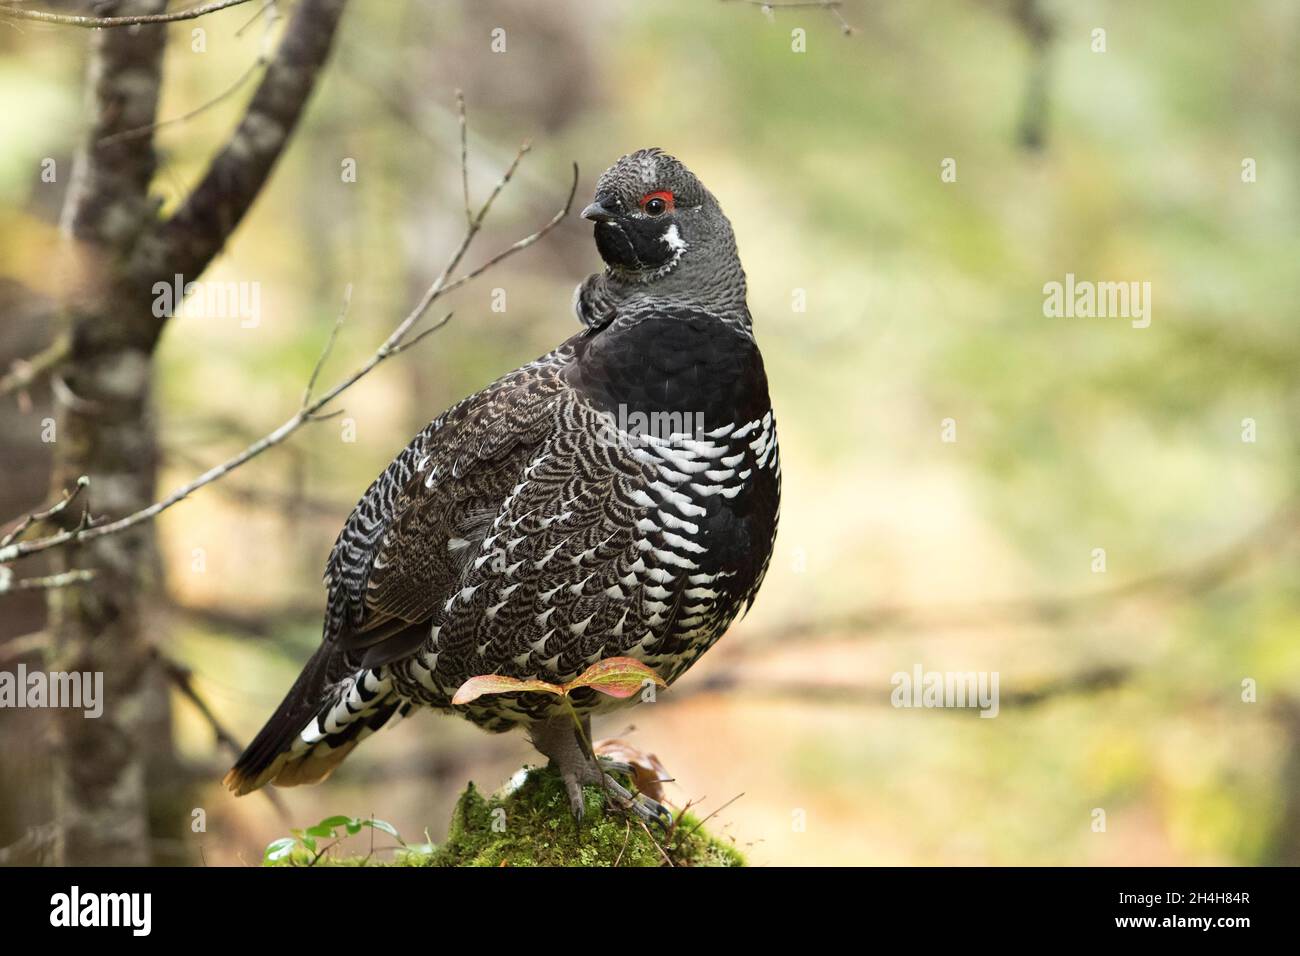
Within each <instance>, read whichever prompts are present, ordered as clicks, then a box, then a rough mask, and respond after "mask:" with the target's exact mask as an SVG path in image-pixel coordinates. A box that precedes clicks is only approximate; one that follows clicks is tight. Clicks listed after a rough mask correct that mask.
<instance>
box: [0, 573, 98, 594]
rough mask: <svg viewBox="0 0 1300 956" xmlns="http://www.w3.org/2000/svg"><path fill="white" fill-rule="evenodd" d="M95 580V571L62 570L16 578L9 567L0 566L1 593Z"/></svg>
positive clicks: (44, 588) (48, 588) (66, 585)
mask: <svg viewBox="0 0 1300 956" xmlns="http://www.w3.org/2000/svg"><path fill="white" fill-rule="evenodd" d="M93 580H95V572H94V571H81V570H76V571H62V572H60V573H59V574H47V575H44V576H43V577H39V578H14V576H13V573H12V572H11V571H10V570H9V569H8V568H0V594H9V593H12V592H14V591H53V590H55V589H56V588H67V587H71V586H72V585H74V584H85V583H86V582H87V581H93Z"/></svg>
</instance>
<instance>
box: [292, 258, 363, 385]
mask: <svg viewBox="0 0 1300 956" xmlns="http://www.w3.org/2000/svg"><path fill="white" fill-rule="evenodd" d="M351 307H352V283H351V282H349V283H348V284H347V287H346V288H345V289H344V290H343V305H342V306H340V307H339V315H338V318H337V319H335V320H334V328H332V329H330V337H329V338H328V339H327V340H326V341H325V347H324V348H323V349H321V353H320V355H319V356H318V357H317V359H316V366H315V367H314V368H313V369H312V370H311V378H309V379H307V387H306V388H304V389H303V391H302V404H301V405H300V406H299V408H306V407H307V406H308V405H310V404H311V393H312V391H313V390H315V388H316V379H318V378H320V372H321V369H322V368H324V366H325V363H326V362H327V361H328V360H329V357H330V353H331V352H333V351H334V343H335V342H336V341H338V337H339V329H341V328H343V320H344V319H346V318H347V317H348V309H349V308H351Z"/></svg>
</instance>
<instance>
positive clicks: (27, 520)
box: [0, 475, 90, 548]
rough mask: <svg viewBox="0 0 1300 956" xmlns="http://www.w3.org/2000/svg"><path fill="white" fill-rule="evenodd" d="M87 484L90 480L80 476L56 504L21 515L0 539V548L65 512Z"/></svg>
mask: <svg viewBox="0 0 1300 956" xmlns="http://www.w3.org/2000/svg"><path fill="white" fill-rule="evenodd" d="M89 484H90V479H89V478H87V477H86V476H85V475H82V476H81V477H80V478H78V479H77V483H76V484H75V485H74V486H73V488H72V490H71V491H65V492H63V497H62V498H61V499H60V500H59V501H58V502H56V503H55V504H53V505H51V506H50V507H49V508H47V509H46V510H45V511H31V512H28V513H27V514H25V515H23V516H22V517H21V518H20V519H18V523H17V524H16V525H14V527H13V530H12V531H10V532H9V533H8V534H6V535H5V536H4V537H3V538H0V548H4V547H5V546H7V545H10V544H13V542H15V541H17V540H18V539H19V538H21V537H22V536H23V534H24V533H25V532H26V531H27V529H28V528H30V527H31V526H32V525H33V524H39V523H40V522H42V521H48V520H50V519H51V518H53V517H54V516H55V515H57V514H59V513H60V512H62V511H64V510H66V509H67V507H68V505H70V504H72V502H73V501H75V500H76V498H77V496H78V495H79V494H81V492H82V491H83V490H84V489H85V487H86V486H87V485H89Z"/></svg>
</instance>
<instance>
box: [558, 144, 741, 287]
mask: <svg viewBox="0 0 1300 956" xmlns="http://www.w3.org/2000/svg"><path fill="white" fill-rule="evenodd" d="M582 216H583V218H584V219H590V220H591V221H592V222H594V223H595V224H596V227H595V234H596V248H597V250H599V252H600V257H601V258H602V259H604V260H605V264H606V265H607V266H609V272H610V274H611V277H613V278H615V279H618V280H621V281H623V282H628V283H635V284H643V283H665V284H677V283H678V282H681V281H683V280H686V281H690V280H691V279H700V278H706V277H708V276H709V275H710V274H711V273H716V272H717V271H718V270H720V269H722V270H724V271H725V270H726V268H727V266H729V265H731V264H732V263H734V265H735V268H736V269H737V270H738V269H739V261H738V259H737V257H736V243H735V238H734V237H733V235H732V231H731V223H729V222H728V221H727V217H726V216H725V215H723V212H722V209H721V208H720V207H719V206H718V202H717V200H716V199H714V198H713V194H712V193H710V192H709V191H708V190H707V189H705V188H704V186H703V185H702V184H701V183H700V181H699V180H698V179H697V178H696V177H695V174H694V173H692V172H691V171H690V170H689V169H687V168H686V167H685V166H684V165H682V163H681V162H679V161H678V160H676V159H674V158H673V157H672V156H669V155H668V154H667V153H665V152H663V150H660V149H640V150H637V151H636V152H635V153H629V154H628V155H626V156H624V157H623V158H622V159H620V160H619V161H618V162H616V163H615V164H614V165H613V166H611V167H610V168H609V169H607V170H605V172H604V174H603V175H602V176H601V177H600V181H599V182H598V183H597V184H596V196H595V202H593V203H592V204H591V205H590V206H588V207H587V208H586V209H584V210H583V211H582ZM670 277H671V280H672V281H671V282H667V281H666V280H669V278H670Z"/></svg>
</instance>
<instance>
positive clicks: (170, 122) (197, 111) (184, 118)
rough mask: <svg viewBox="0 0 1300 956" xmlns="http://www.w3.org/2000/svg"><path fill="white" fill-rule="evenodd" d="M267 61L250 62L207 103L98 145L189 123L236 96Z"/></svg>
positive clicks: (123, 131) (134, 137) (109, 138)
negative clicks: (228, 84) (235, 78)
mask: <svg viewBox="0 0 1300 956" xmlns="http://www.w3.org/2000/svg"><path fill="white" fill-rule="evenodd" d="M266 63H267V60H266V58H265V57H262V56H259V57H258V58H257V59H255V60H254V61H253V62H252V63H251V64H249V66H248V68H247V69H246V70H244V72H243V73H241V74H239V78H238V79H237V80H235V82H234V83H232V84H231V85H230V86H228V87H227V88H226V89H224V90H222V91H221V92H220V93H218V94H217V95H216V96H214V97H212V99H210V100H208V101H207V102H206V103H204V104H202V105H201V106H196V107H195V108H194V109H192V110H190V111H189V112H186V113H182V114H181V115H180V116H172V117H170V118H168V119H165V120H158V121H157V122H156V123H149V124H147V125H145V126H136V127H133V128H132V129H124V130H122V131H121V132H118V133H113V134H112V135H110V136H105V137H103V138H102V139H100V140H98V141H97V142H96V145H97V146H108V145H110V144H112V143H119V142H121V141H122V140H127V139H137V138H139V137H141V136H148V135H150V134H151V133H154V132H156V131H157V130H160V129H165V128H166V127H168V126H177V125H179V124H181V123H188V122H189V121H190V120H192V119H194V118H195V117H197V116H201V115H202V114H204V113H206V112H207V111H208V110H210V109H212V107H214V106H216V105H217V104H219V103H222V102H224V101H225V100H227V99H229V98H230V97H231V96H234V95H235V93H237V92H238V91H239V90H240V89H241V88H242V87H243V85H244V84H245V83H247V82H248V81H249V80H250V79H251V78H252V77H253V75H254V74H256V73H257V71H258V70H260V69H262V68H263V67H265V66H266Z"/></svg>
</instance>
